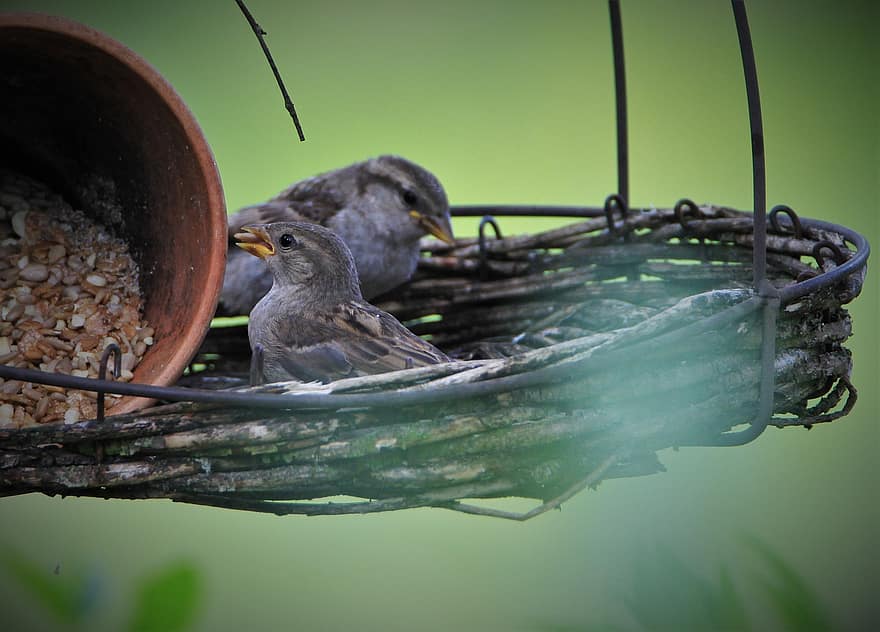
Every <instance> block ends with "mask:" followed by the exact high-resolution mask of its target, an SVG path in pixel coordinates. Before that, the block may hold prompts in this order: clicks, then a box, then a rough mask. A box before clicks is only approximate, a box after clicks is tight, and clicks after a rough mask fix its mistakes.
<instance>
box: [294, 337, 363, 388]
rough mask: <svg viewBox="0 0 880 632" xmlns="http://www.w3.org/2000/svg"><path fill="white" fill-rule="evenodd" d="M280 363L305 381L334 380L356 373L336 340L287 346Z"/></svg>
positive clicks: (297, 377)
mask: <svg viewBox="0 0 880 632" xmlns="http://www.w3.org/2000/svg"><path fill="white" fill-rule="evenodd" d="M279 363H280V365H281V367H282V368H283V369H284V370H285V371H287V372H288V373H289V374H290V375H291V376H292V377H294V378H296V379H298V380H302V381H303V382H315V381H319V382H332V381H333V380H338V379H340V378H343V377H349V376H351V375H353V374H354V367H352V365H351V363H350V362H349V361H348V359H347V358H346V357H345V354H344V353H343V352H342V351H341V350H340V349H339V346H338V345H337V344H336V343H334V342H320V343H317V344H314V345H309V346H304V347H287V349H286V352H285V353H284V355H282V356H281V358H280V360H279Z"/></svg>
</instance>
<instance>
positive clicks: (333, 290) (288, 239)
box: [235, 222, 361, 302]
mask: <svg viewBox="0 0 880 632" xmlns="http://www.w3.org/2000/svg"><path fill="white" fill-rule="evenodd" d="M235 240H236V243H235V245H236V246H238V247H239V248H241V249H242V250H245V251H247V252H249V253H250V254H252V255H254V256H256V257H259V258H260V259H262V260H263V261H265V262H266V264H267V265H268V266H269V270H270V271H271V272H272V276H273V277H274V283H275V286H281V287H289V288H291V289H292V290H295V291H296V292H297V296H298V297H299V298H300V299H302V300H308V299H312V300H315V301H319V302H320V301H325V300H349V299H360V298H361V292H360V286H359V284H358V277H357V270H356V269H355V265H354V259H353V258H352V256H351V252H350V251H349V249H348V247H347V246H346V245H345V243H344V242H343V241H342V239H340V238H339V237H337V236H336V235H335V234H334V233H333V232H331V231H330V230H328V229H326V228H324V227H323V226H318V225H316V224H307V223H304V222H275V223H272V224H250V225H248V226H243V227H242V228H241V232H238V233H236V234H235Z"/></svg>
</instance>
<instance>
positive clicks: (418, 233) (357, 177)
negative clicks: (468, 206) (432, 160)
mask: <svg viewBox="0 0 880 632" xmlns="http://www.w3.org/2000/svg"><path fill="white" fill-rule="evenodd" d="M281 221H304V222H312V223H315V224H320V225H321V226H326V227H327V228H329V229H330V230H332V231H333V232H335V233H336V234H337V235H339V236H340V237H342V239H343V241H344V242H345V243H346V245H347V246H348V248H349V250H351V253H352V255H353V256H354V261H355V265H356V266H357V271H358V276H359V278H360V284H361V292H362V293H363V295H364V296H365V297H366V298H368V299H370V298H373V297H375V296H379V295H380V294H383V293H384V292H387V291H388V290H391V289H392V288H395V287H397V286H398V285H400V284H401V283H404V282H405V281H407V280H408V279H409V278H410V277H411V276H412V274H413V272H415V269H416V264H417V263H418V259H419V240H420V239H421V238H422V237H423V236H424V235H426V234H429V233H430V234H431V235H434V236H435V237H437V238H438V239H442V240H443V241H445V242H447V243H450V244H451V243H453V238H452V224H451V223H450V218H449V202H448V201H447V199H446V193H445V192H444V190H443V187H442V186H441V185H440V182H439V181H438V180H437V178H435V177H434V176H433V175H432V174H431V173H429V172H428V171H426V170H425V169H423V168H422V167H420V166H418V165H416V164H414V163H412V162H410V161H409V160H406V159H404V158H401V157H399V156H379V157H378V158H372V159H370V160H366V161H364V162H358V163H355V164H353V165H349V166H348V167H344V168H342V169H337V170H336V171H330V172H328V173H324V174H321V175H318V176H314V177H312V178H308V179H306V180H302V181H300V182H297V183H296V184H294V185H292V186H291V187H290V188H288V189H287V190H285V191H282V192H281V193H280V194H279V195H278V196H276V197H275V198H273V199H272V200H269V201H268V202H266V203H265V204H258V205H255V206H248V207H245V208H243V209H241V210H239V211H238V212H236V213H234V214H233V215H231V216H230V217H229V236H230V238H234V235H235V234H236V233H238V232H240V230H241V227H242V226H245V225H248V224H270V223H273V222H281ZM271 285H272V278H271V275H269V273H268V270H266V267H265V266H264V265H262V264H261V263H260V262H259V261H258V260H257V259H254V258H253V257H248V256H246V255H245V254H244V253H242V252H238V251H235V250H230V253H229V257H228V259H227V263H226V276H225V278H224V281H223V290H222V292H221V294H220V309H219V312H220V313H221V314H223V315H236V314H247V313H248V312H249V311H250V310H251V308H253V306H254V305H255V304H256V303H257V301H258V300H260V298H261V297H262V296H263V295H264V294H265V293H266V292H267V291H268V290H269V287H271Z"/></svg>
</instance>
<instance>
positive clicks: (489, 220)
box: [478, 215, 502, 281]
mask: <svg viewBox="0 0 880 632" xmlns="http://www.w3.org/2000/svg"><path fill="white" fill-rule="evenodd" d="M486 226H491V227H492V230H493V231H495V239H502V237H501V229H500V228H498V222H497V221H495V218H494V217H492V216H491V215H483V217H482V219H480V228H479V233H478V234H479V247H480V281H485V280H487V279H488V278H489V260H488V256H489V255H488V252H486Z"/></svg>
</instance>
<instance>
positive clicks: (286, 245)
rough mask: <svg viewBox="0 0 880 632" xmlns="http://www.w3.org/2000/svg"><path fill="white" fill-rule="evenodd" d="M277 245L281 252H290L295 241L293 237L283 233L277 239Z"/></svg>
mask: <svg viewBox="0 0 880 632" xmlns="http://www.w3.org/2000/svg"><path fill="white" fill-rule="evenodd" d="M278 244H279V245H280V246H281V249H282V250H290V249H291V248H292V247H293V245H294V244H296V239H294V238H293V235H291V234H290V233H284V234H283V235H281V237H279V238H278Z"/></svg>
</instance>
